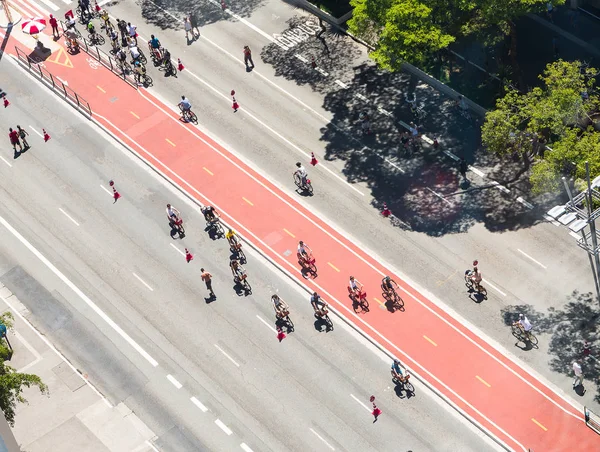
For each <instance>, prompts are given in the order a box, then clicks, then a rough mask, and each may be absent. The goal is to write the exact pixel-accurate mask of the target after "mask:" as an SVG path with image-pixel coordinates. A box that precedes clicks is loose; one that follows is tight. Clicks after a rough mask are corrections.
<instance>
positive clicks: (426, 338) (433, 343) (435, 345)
mask: <svg viewBox="0 0 600 452" xmlns="http://www.w3.org/2000/svg"><path fill="white" fill-rule="evenodd" d="M423 337H424V338H425V340H426V341H427V342H430V343H431V344H432V345H433V346H434V347H437V344H436V343H435V342H433V341H432V340H431V339H429V338H428V337H427V336H425V335H423Z"/></svg>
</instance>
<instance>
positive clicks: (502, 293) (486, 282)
mask: <svg viewBox="0 0 600 452" xmlns="http://www.w3.org/2000/svg"><path fill="white" fill-rule="evenodd" d="M481 280H482V281H483V282H484V283H485V284H486V285H488V286H490V287H491V288H492V289H494V290H495V291H496V292H498V293H499V294H500V295H502V296H503V297H505V296H506V294H505V293H504V292H502V291H501V290H500V289H498V288H497V287H496V286H494V285H493V284H492V283H491V282H489V281H488V280H487V279H483V278H481Z"/></svg>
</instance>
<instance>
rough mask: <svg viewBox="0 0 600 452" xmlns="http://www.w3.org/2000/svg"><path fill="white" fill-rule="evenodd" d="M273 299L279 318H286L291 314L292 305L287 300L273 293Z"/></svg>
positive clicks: (276, 314) (276, 315)
mask: <svg viewBox="0 0 600 452" xmlns="http://www.w3.org/2000/svg"><path fill="white" fill-rule="evenodd" d="M271 301H272V302H273V309H274V310H275V317H277V319H284V318H286V317H287V316H288V315H290V307H289V306H288V304H287V303H286V302H285V301H283V300H282V299H281V298H279V295H277V294H275V295H272V296H271Z"/></svg>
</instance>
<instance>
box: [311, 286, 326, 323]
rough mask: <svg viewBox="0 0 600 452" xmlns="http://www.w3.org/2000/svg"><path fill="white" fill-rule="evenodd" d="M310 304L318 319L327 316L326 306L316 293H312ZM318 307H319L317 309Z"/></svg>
mask: <svg viewBox="0 0 600 452" xmlns="http://www.w3.org/2000/svg"><path fill="white" fill-rule="evenodd" d="M310 304H311V305H312V307H313V309H314V310H315V314H316V315H317V316H319V317H325V316H326V315H327V312H328V311H327V304H326V303H325V302H324V301H322V300H321V297H320V296H319V294H318V293H317V292H313V294H312V295H311V297H310ZM319 306H321V307H320V308H319Z"/></svg>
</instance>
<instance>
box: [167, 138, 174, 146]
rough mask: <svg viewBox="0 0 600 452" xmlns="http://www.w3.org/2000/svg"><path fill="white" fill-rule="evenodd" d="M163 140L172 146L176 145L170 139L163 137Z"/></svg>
mask: <svg viewBox="0 0 600 452" xmlns="http://www.w3.org/2000/svg"><path fill="white" fill-rule="evenodd" d="M165 141H166V142H167V143H169V144H170V145H171V146H173V147H175V146H177V145H176V144H175V143H173V142H172V141H171V140H169V139H168V138H165Z"/></svg>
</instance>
